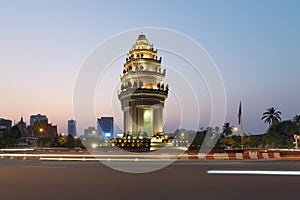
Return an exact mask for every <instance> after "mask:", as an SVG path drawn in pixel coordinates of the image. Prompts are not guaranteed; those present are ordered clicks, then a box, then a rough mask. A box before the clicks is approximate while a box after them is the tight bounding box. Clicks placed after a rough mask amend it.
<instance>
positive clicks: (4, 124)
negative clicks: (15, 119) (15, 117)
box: [0, 118, 12, 129]
mask: <svg viewBox="0 0 300 200" xmlns="http://www.w3.org/2000/svg"><path fill="white" fill-rule="evenodd" d="M11 125H12V121H11V120H10V119H4V118H0V127H1V128H2V129H10V128H11Z"/></svg>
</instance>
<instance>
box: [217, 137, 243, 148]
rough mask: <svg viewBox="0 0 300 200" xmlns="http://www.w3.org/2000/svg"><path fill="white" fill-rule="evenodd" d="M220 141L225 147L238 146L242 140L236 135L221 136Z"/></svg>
mask: <svg viewBox="0 0 300 200" xmlns="http://www.w3.org/2000/svg"><path fill="white" fill-rule="evenodd" d="M220 143H221V145H222V146H223V147H238V146H239V144H240V141H239V137H238V136H236V135H234V136H231V137H224V138H221V140H220Z"/></svg>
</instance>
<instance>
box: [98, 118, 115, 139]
mask: <svg viewBox="0 0 300 200" xmlns="http://www.w3.org/2000/svg"><path fill="white" fill-rule="evenodd" d="M97 126H98V134H99V136H102V137H103V138H104V139H111V138H113V137H114V118H113V117H101V118H98V119H97Z"/></svg>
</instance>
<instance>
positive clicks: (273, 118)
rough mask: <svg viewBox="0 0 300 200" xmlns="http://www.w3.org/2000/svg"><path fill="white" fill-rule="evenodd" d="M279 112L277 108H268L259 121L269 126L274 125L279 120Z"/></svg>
mask: <svg viewBox="0 0 300 200" xmlns="http://www.w3.org/2000/svg"><path fill="white" fill-rule="evenodd" d="M280 115H281V112H280V111H279V110H277V108H274V107H271V108H268V109H267V111H266V112H264V113H263V116H262V118H261V120H264V122H265V123H268V124H269V125H274V124H275V123H277V122H279V121H280V120H281V117H280Z"/></svg>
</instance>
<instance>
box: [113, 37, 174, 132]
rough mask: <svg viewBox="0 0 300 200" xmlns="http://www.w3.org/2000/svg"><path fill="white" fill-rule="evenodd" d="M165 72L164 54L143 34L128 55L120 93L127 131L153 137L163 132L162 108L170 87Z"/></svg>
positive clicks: (125, 130)
mask: <svg viewBox="0 0 300 200" xmlns="http://www.w3.org/2000/svg"><path fill="white" fill-rule="evenodd" d="M165 75H166V70H165V69H164V70H161V57H160V58H158V57H157V50H154V48H153V45H152V44H150V43H149V42H148V40H147V38H146V36H145V35H144V34H142V33H141V34H140V35H139V36H138V39H137V40H136V42H135V44H134V45H133V46H132V48H131V49H130V51H129V53H128V54H127V58H126V62H125V64H124V69H123V74H122V75H121V82H122V85H121V90H120V91H119V93H118V97H119V100H120V101H121V108H122V111H123V113H124V133H125V134H133V135H140V134H142V135H143V136H153V135H155V134H157V133H160V132H163V108H164V103H165V100H166V98H167V97H168V90H169V86H168V85H166V86H165V84H164V78H165Z"/></svg>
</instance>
